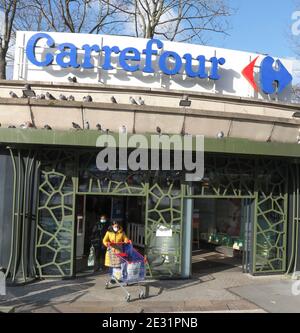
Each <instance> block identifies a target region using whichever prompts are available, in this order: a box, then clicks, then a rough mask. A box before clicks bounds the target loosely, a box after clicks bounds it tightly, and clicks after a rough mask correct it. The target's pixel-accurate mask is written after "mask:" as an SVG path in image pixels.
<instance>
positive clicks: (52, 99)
mask: <svg viewBox="0 0 300 333" xmlns="http://www.w3.org/2000/svg"><path fill="white" fill-rule="evenodd" d="M46 99H48V100H51V101H54V100H55V99H56V98H55V97H54V96H53V95H52V94H50V93H49V92H48V91H47V92H46Z"/></svg>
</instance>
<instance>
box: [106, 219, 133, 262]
mask: <svg viewBox="0 0 300 333" xmlns="http://www.w3.org/2000/svg"><path fill="white" fill-rule="evenodd" d="M114 243H130V240H129V239H128V237H127V236H126V234H125V232H124V231H123V228H122V227H121V226H120V225H119V223H118V222H116V221H113V223H112V225H111V226H110V227H109V228H108V230H107V232H106V234H105V236H104V238H103V245H104V246H105V247H106V248H107V251H106V255H105V263H104V264H105V266H107V267H116V263H112V262H111V260H110V259H111V258H110V255H109V252H108V251H109V250H110V246H111V245H113V244H114ZM111 251H114V252H115V253H116V252H118V247H117V246H116V247H114V246H112V248H111Z"/></svg>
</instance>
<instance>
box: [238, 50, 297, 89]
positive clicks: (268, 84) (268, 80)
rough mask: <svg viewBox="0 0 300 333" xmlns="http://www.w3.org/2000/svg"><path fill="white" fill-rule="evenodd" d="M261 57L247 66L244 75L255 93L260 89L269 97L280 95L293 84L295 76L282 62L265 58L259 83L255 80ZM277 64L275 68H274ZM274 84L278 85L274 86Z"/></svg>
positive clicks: (261, 65)
mask: <svg viewBox="0 0 300 333" xmlns="http://www.w3.org/2000/svg"><path fill="white" fill-rule="evenodd" d="M258 58H259V56H258V57H256V58H255V59H254V60H253V61H252V62H251V63H250V64H249V65H248V66H246V67H245V68H244V69H243V71H242V74H243V75H244V77H245V78H246V79H247V80H248V81H249V83H250V84H251V86H252V87H253V88H254V90H255V91H257V92H258V91H259V90H260V89H261V90H262V91H263V92H264V93H265V94H268V95H272V94H274V93H276V92H277V93H278V94H280V93H281V92H283V90H284V89H285V88H287V86H288V85H289V84H290V83H291V82H292V80H293V76H292V75H291V74H290V73H289V71H288V70H287V69H286V67H285V66H284V65H283V64H282V62H281V61H280V60H276V61H275V59H274V58H272V57H269V56H268V57H265V58H264V59H263V60H262V62H261V64H260V73H259V75H260V78H259V83H257V82H256V80H255V78H254V73H255V71H254V69H255V65H256V63H257V60H258ZM274 63H275V67H274ZM274 83H276V84H275V85H274Z"/></svg>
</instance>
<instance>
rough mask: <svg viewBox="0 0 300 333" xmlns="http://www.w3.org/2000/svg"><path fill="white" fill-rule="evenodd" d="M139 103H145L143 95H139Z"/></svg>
mask: <svg viewBox="0 0 300 333" xmlns="http://www.w3.org/2000/svg"><path fill="white" fill-rule="evenodd" d="M139 104H140V105H145V101H144V100H143V99H142V97H139Z"/></svg>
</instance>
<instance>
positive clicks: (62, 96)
mask: <svg viewBox="0 0 300 333" xmlns="http://www.w3.org/2000/svg"><path fill="white" fill-rule="evenodd" d="M59 99H60V100H61V101H67V100H68V99H67V97H66V96H65V95H63V94H60V95H59Z"/></svg>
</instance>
